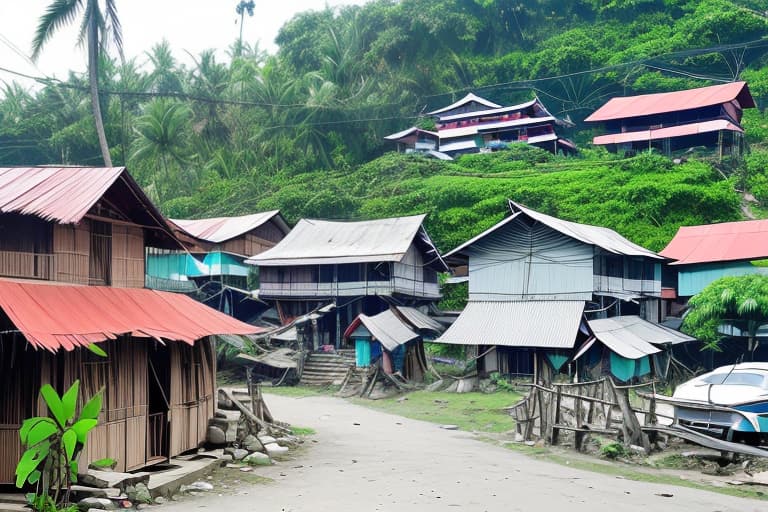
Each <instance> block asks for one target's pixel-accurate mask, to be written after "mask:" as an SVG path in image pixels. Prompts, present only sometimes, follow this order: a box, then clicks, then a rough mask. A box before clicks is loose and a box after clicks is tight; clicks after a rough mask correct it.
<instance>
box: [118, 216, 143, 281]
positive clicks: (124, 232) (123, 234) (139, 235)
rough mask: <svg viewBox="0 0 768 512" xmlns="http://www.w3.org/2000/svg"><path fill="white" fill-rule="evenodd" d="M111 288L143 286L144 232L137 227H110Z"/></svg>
mask: <svg viewBox="0 0 768 512" xmlns="http://www.w3.org/2000/svg"><path fill="white" fill-rule="evenodd" d="M112 286H116V287H119V288H142V287H143V286H144V232H143V231H142V229H141V228H140V227H138V226H125V225H118V224H115V225H113V226H112Z"/></svg>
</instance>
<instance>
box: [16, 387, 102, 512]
mask: <svg viewBox="0 0 768 512" xmlns="http://www.w3.org/2000/svg"><path fill="white" fill-rule="evenodd" d="M79 390H80V381H79V380H76V381H75V382H74V383H73V384H72V386H71V387H70V388H69V389H68V390H67V391H66V392H65V393H64V394H63V395H61V396H59V394H58V393H57V392H56V390H55V389H53V387H52V386H51V385H50V384H45V385H44V386H43V387H42V388H41V389H40V395H41V396H42V397H43V400H45V403H46V405H47V406H48V412H49V414H50V416H36V417H34V418H29V419H27V420H25V421H24V423H23V424H22V426H21V430H20V431H19V436H20V437H21V443H22V446H23V447H24V448H25V450H26V451H25V452H24V453H23V454H22V455H21V459H20V460H19V463H18V465H17V466H16V487H19V488H21V487H23V486H24V485H26V484H30V485H34V486H36V487H35V492H33V493H29V494H27V500H28V501H29V503H30V504H31V505H32V507H33V508H34V509H35V510H37V511H38V512H55V511H58V510H61V508H66V507H68V505H69V490H70V488H71V485H72V483H74V482H75V481H77V470H78V466H77V459H78V457H79V455H80V452H81V451H82V449H83V446H85V443H86V441H87V440H88V433H89V432H90V431H91V430H92V429H93V428H94V427H95V426H96V424H97V422H98V420H97V418H98V416H99V413H100V412H101V395H102V393H101V391H100V392H99V393H97V394H96V395H95V396H94V397H92V398H91V399H90V400H88V403H86V404H85V406H83V408H82V410H81V411H80V415H79V416H78V415H76V414H75V409H76V408H77V398H78V393H79ZM62 491H64V494H63V495H62V494H61V493H62Z"/></svg>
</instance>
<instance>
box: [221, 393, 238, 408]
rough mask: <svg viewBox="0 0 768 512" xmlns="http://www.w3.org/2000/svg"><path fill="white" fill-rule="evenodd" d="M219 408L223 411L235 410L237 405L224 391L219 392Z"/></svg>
mask: <svg viewBox="0 0 768 512" xmlns="http://www.w3.org/2000/svg"><path fill="white" fill-rule="evenodd" d="M218 406H219V408H221V409H235V404H234V403H233V402H232V400H230V399H229V398H228V397H227V395H226V394H225V393H224V390H223V389H220V390H219V396H218Z"/></svg>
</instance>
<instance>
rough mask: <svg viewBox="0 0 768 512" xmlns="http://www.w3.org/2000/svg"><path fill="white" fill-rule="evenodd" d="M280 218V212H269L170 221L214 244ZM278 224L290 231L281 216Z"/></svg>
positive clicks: (285, 231) (284, 230) (182, 229)
mask: <svg viewBox="0 0 768 512" xmlns="http://www.w3.org/2000/svg"><path fill="white" fill-rule="evenodd" d="M278 216H280V210H272V211H269V212H262V213H254V214H252V215H242V216H240V217H214V218H208V219H197V220H187V219H169V220H170V221H171V222H173V223H174V224H175V225H176V226H177V227H178V228H179V229H180V230H181V231H183V232H185V233H187V234H188V235H190V236H193V237H195V238H198V239H200V240H206V241H208V242H213V243H221V242H226V241H227V240H231V239H232V238H235V237H238V236H240V235H242V234H244V233H247V232H249V231H251V230H252V229H256V228H257V227H259V226H261V225H262V224H264V223H265V222H268V221H270V220H271V219H273V218H275V217H278ZM276 220H277V221H278V224H279V225H280V226H281V227H283V232H284V233H287V232H288V231H289V228H288V225H287V224H286V223H285V221H284V220H283V219H282V216H280V218H279V219H276Z"/></svg>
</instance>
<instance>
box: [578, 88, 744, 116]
mask: <svg viewBox="0 0 768 512" xmlns="http://www.w3.org/2000/svg"><path fill="white" fill-rule="evenodd" d="M733 100H738V102H739V104H740V105H741V108H754V106H755V101H754V100H753V99H752V95H751V94H750V92H749V87H748V86H747V83H746V82H731V83H728V84H722V85H711V86H709V87H699V88H697V89H688V90H685V91H674V92H662V93H657V94H642V95H639V96H626V97H620V98H611V99H610V100H608V102H607V103H606V104H605V105H603V106H602V107H600V108H599V109H597V110H596V111H595V112H593V113H592V115H590V116H589V117H587V118H586V119H585V121H587V122H600V121H610V120H612V119H626V118H629V117H638V116H650V115H654V114H665V113H667V112H676V111H679V110H688V109H693V108H701V107H708V106H711V105H719V104H723V103H728V102H730V101H733Z"/></svg>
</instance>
